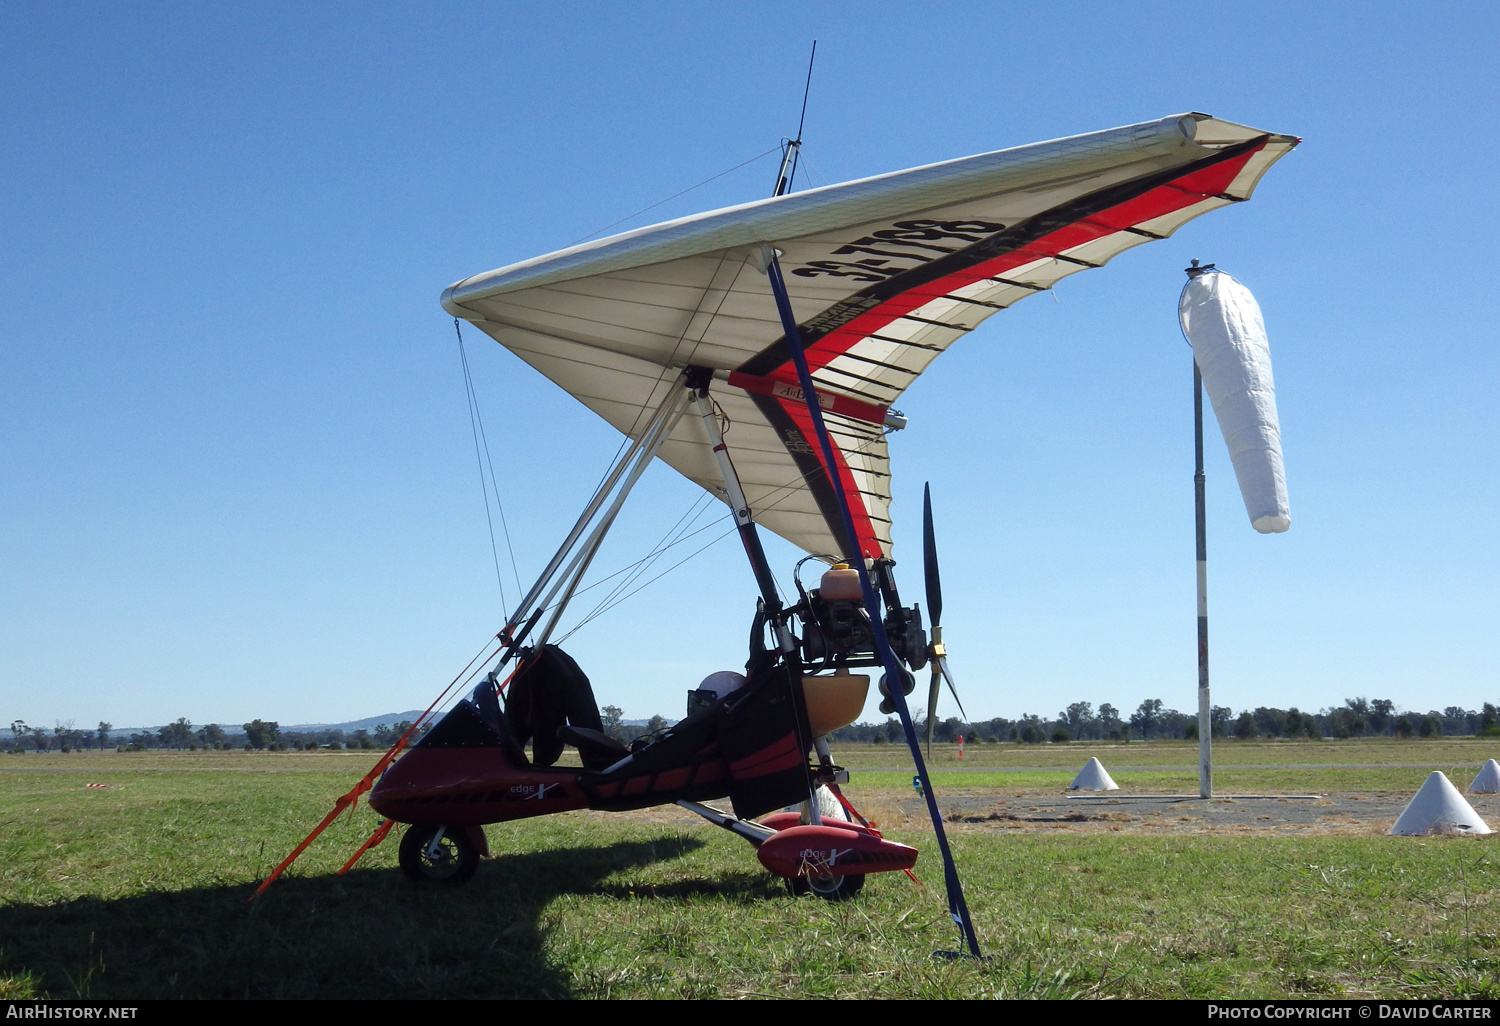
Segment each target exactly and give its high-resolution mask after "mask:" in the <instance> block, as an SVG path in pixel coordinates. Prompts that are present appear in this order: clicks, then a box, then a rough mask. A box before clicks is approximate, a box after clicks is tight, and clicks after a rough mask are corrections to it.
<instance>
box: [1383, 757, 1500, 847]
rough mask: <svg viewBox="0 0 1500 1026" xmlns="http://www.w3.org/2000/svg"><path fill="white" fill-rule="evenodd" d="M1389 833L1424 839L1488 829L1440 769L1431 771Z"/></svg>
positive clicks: (1478, 832)
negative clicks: (1425, 837) (1432, 835)
mask: <svg viewBox="0 0 1500 1026" xmlns="http://www.w3.org/2000/svg"><path fill="white" fill-rule="evenodd" d="M1390 832H1391V833H1393V834H1396V835H1398V836H1401V837H1424V836H1426V835H1428V834H1446V833H1460V834H1488V833H1490V832H1491V831H1490V828H1489V827H1488V826H1486V825H1485V822H1484V820H1482V819H1480V818H1479V813H1477V812H1475V811H1474V807H1473V806H1472V805H1470V804H1469V803H1468V802H1467V801H1465V800H1464V796H1463V795H1461V794H1459V793H1458V788H1456V787H1454V786H1453V782H1452V781H1450V780H1449V779H1448V778H1447V777H1446V776H1444V775H1443V773H1442V771H1440V770H1433V771H1432V773H1431V775H1429V776H1428V778H1427V782H1426V783H1424V784H1423V785H1422V787H1421V789H1420V790H1418V791H1417V793H1416V794H1415V795H1413V796H1412V800H1411V801H1410V802H1409V803H1408V804H1407V806H1406V810H1405V811H1404V812H1402V813H1401V815H1400V816H1399V817H1397V819H1396V825H1395V826H1393V827H1391V830H1390Z"/></svg>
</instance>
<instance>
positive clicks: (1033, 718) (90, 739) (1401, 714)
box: [0, 698, 1500, 754]
mask: <svg viewBox="0 0 1500 1026" xmlns="http://www.w3.org/2000/svg"><path fill="white" fill-rule="evenodd" d="M600 713H601V718H602V720H603V725H604V731H605V733H606V734H608V735H609V736H611V737H613V738H614V739H615V740H617V741H620V742H622V743H624V744H629V743H630V742H632V741H634V740H636V739H637V738H639V737H641V736H643V735H648V734H659V733H661V732H662V731H663V730H665V729H666V728H668V727H670V726H671V725H672V723H673V722H674V721H672V720H669V719H667V718H666V717H664V716H661V715H657V716H653V717H651V719H650V720H649V721H648V722H647V723H646V725H645V726H644V727H641V726H634V725H630V724H627V723H625V722H624V719H623V715H624V714H623V713H622V712H621V710H620V708H619V707H618V706H613V705H606V706H604V708H602V709H601V710H600ZM913 719H914V721H915V722H916V725H917V729H918V733H919V734H920V735H922V736H925V735H926V733H927V721H926V718H925V716H924V713H923V710H921V709H917V710H915V711H914V713H913ZM1209 720H1210V723H1211V725H1212V730H1213V736H1214V737H1235V738H1240V739H1242V740H1253V739H1255V738H1262V737H1264V738H1288V739H1298V738H1354V737H1398V738H1412V737H1422V738H1435V737H1456V736H1477V737H1500V709H1497V707H1496V706H1495V705H1494V704H1493V703H1490V702H1485V703H1484V705H1483V707H1482V708H1480V709H1479V710H1473V709H1463V708H1461V707H1459V706H1453V705H1450V706H1448V707H1447V708H1446V709H1443V710H1442V711H1439V710H1436V709H1433V710H1430V711H1428V712H1425V713H1423V712H1416V711H1413V710H1404V711H1403V710H1400V709H1398V708H1397V707H1396V703H1394V702H1392V701H1389V700H1387V699H1383V698H1376V699H1373V700H1372V699H1365V698H1349V699H1345V700H1344V704H1343V705H1341V706H1333V707H1329V708H1324V709H1322V710H1320V711H1318V712H1302V711H1301V710H1299V709H1297V708H1296V707H1295V706H1293V707H1292V708H1290V709H1277V708H1272V707H1268V706H1259V707H1258V708H1255V709H1245V710H1242V711H1241V712H1239V713H1238V714H1236V713H1235V712H1234V710H1233V709H1231V708H1229V707H1228V706H1222V705H1216V706H1213V707H1212V710H1211V714H1210V717H1209ZM431 726H432V725H431V724H424V725H423V727H422V729H421V730H420V731H419V736H420V735H421V734H425V733H426V732H427V731H428V730H430V729H431ZM410 729H411V722H410V721H409V720H402V721H400V722H397V723H393V724H390V725H387V724H384V723H381V724H378V725H377V726H376V727H375V729H374V730H365V729H359V730H353V731H347V732H346V731H343V730H337V729H329V730H317V731H284V730H282V729H281V727H280V725H279V724H277V722H276V721H275V720H251V721H250V722H249V723H245V724H241V726H240V728H239V729H238V730H235V729H233V728H228V729H226V728H225V727H224V726H222V725H220V724H217V723H208V724H204V725H203V726H200V727H196V728H195V727H194V726H193V724H192V723H191V722H190V721H189V720H187V719H186V718H185V717H183V718H179V719H178V720H177V721H176V722H174V723H169V724H167V725H166V726H164V727H159V728H158V729H156V730H155V731H143V732H137V733H132V734H130V735H128V736H121V735H120V734H117V733H115V732H114V725H113V724H110V723H107V722H104V721H100V723H99V725H98V726H97V727H96V728H95V729H93V730H85V729H80V728H78V727H77V726H75V724H74V722H73V721H72V720H66V721H60V722H58V723H56V724H55V725H54V726H53V727H51V728H50V729H49V728H45V727H33V726H31V725H29V724H27V723H26V722H25V721H24V720H13V721H11V725H10V730H11V737H10V739H9V742H8V743H7V742H6V741H5V739H3V738H0V750H5V751H10V752H12V753H14V754H19V753H20V752H22V751H25V750H27V749H30V750H33V751H37V752H49V751H60V752H72V751H83V750H86V749H98V750H101V751H102V750H105V749H108V748H114V749H116V750H118V751H137V752H138V751H146V750H149V749H173V750H187V751H198V750H204V751H223V750H228V749H244V750H247V751H250V750H254V751H273V752H281V751H316V750H318V749H327V750H333V751H339V750H342V749H351V750H358V749H364V750H377V749H378V750H382V751H383V750H384V749H386V748H389V747H390V746H391V745H393V744H395V743H396V740H397V739H398V738H399V737H401V735H402V734H404V733H406V731H408V730H410ZM960 736H962V737H963V738H964V739H965V740H966V741H970V742H979V743H998V742H1016V743H1020V744H1041V743H1043V742H1052V743H1063V742H1068V741H1134V740H1143V741H1144V740H1154V739H1158V738H1177V739H1194V738H1196V737H1197V736H1198V716H1197V714H1196V713H1191V714H1190V713H1184V712H1179V711H1178V710H1176V709H1166V708H1163V705H1162V701H1161V699H1159V698H1148V699H1146V700H1145V701H1143V702H1141V704H1140V705H1139V706H1137V707H1136V710H1135V712H1133V713H1131V714H1130V715H1129V716H1125V715H1123V714H1122V713H1121V712H1120V710H1119V709H1116V708H1115V707H1114V706H1113V705H1111V704H1109V703H1108V702H1104V703H1102V704H1100V706H1099V707H1098V709H1097V710H1096V709H1095V708H1094V706H1093V704H1092V703H1090V702H1074V703H1073V704H1071V705H1069V706H1068V707H1067V708H1066V709H1063V710H1061V711H1059V712H1058V714H1057V715H1056V716H1055V717H1052V718H1051V719H1043V718H1042V717H1041V716H1037V715H1035V714H1031V713H1028V714H1026V715H1024V716H1022V717H1020V718H1019V719H1015V720H1010V719H1006V718H1004V717H995V718H994V719H989V720H976V721H971V722H965V721H963V720H960V719H959V718H958V717H956V716H950V717H948V718H947V719H944V720H940V721H938V723H937V725H936V726H935V727H934V729H933V737H934V738H935V739H936V740H937V741H940V742H943V743H952V742H954V741H956V740H957V739H958V738H959V737H960ZM832 738H833V740H835V741H843V742H848V743H856V744H859V743H862V744H887V743H897V742H900V741H901V740H903V735H902V732H901V723H900V721H899V720H897V719H896V718H895V717H890V718H889V719H887V720H886V721H885V722H884V723H855V724H851V725H850V726H847V727H843V728H841V729H839V730H837V731H835V732H834V733H833V735H832Z"/></svg>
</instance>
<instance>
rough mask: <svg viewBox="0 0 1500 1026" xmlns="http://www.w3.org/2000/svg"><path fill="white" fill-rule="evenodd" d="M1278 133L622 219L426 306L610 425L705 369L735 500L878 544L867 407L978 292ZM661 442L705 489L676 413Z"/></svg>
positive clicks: (1225, 195)
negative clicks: (818, 416)
mask: <svg viewBox="0 0 1500 1026" xmlns="http://www.w3.org/2000/svg"><path fill="white" fill-rule="evenodd" d="M1297 141H1298V140H1297V139H1295V138H1294V137H1291V136H1285V135H1273V134H1269V133H1266V132H1261V131H1258V130H1256V129H1251V128H1246V127H1244V126H1241V125H1234V124H1230V123H1228V122H1224V121H1219V120H1216V119H1214V118H1210V117H1208V116H1207V115H1202V114H1188V115H1181V116H1176V117H1170V118H1166V119H1163V120H1161V121H1153V122H1147V123H1145V124H1140V125H1132V126H1129V127H1126V128H1117V129H1111V130H1109V131H1104V132H1095V133H1092V134H1089V135H1081V136H1075V137H1072V138H1068V139H1059V140H1055V141H1053V142H1046V143H1038V144H1035V145H1032V146H1023V147H1019V148H1017V149H1011V150H1001V151H997V152H994V153H985V154H980V155H979V156H974V157H966V158H963V159H960V160H953V161H948V162H946V163H941V164H932V165H928V166H926V167H919V168H914V169H912V170H909V171H900V172H896V173H894V174H888V175H882V176H879V177H876V178H868V179H863V180H860V181H855V182H848V183H845V184H842V185H834V186H829V187H827V188H822V189H813V190H809V191H807V192H801V193H796V194H793V195H788V196H781V197H778V198H775V199H769V200H764V201H760V202H756V203H748V204H745V205H743V206H737V207H730V208H727V209H724V210H718V211H714V212H711V213H706V214H701V215H698V216H696V217H689V218H683V219H681V220H677V221H670V222H667V223H665V224H659V225H655V226H652V227H649V228H642V229H640V230H638V231H632V232H627V233H625V234H622V235H617V236H614V237H612V238H608V239H603V240H600V241H598V242H592V243H587V244H585V245H581V246H574V247H572V248H570V249H565V250H561V251H559V252H556V253H552V254H549V255H547V256H542V257H537V258H535V259H532V260H527V261H524V262H522V263H518V264H513V265H511V266H509V267H504V268H501V269H499V270H497V271H491V272H489V273H487V274H481V275H477V276H475V277H472V278H466V279H464V280H463V281H460V282H458V283H457V284H455V285H453V286H451V287H450V288H449V289H448V290H447V291H446V292H444V294H443V306H444V308H445V309H447V310H448V311H449V312H450V313H452V314H453V315H454V316H457V317H461V318H464V319H466V320H468V321H470V322H472V323H473V324H474V325H476V326H477V327H478V328H480V329H481V330H483V331H484V332H486V333H487V334H489V335H490V336H491V337H493V338H494V339H495V340H496V341H498V342H500V343H501V344H502V345H504V346H505V347H506V348H508V349H510V350H511V351H512V352H514V353H515V354H516V355H518V356H519V357H521V359H523V360H525V361H526V362H527V363H529V364H531V365H532V366H533V367H535V368H536V369H537V370H539V371H541V372H542V373H543V374H545V375H546V376H547V377H549V378H551V379H552V380H553V381H554V382H556V383H557V384H558V385H560V386H561V387H563V388H565V389H566V390H567V391H568V392H570V393H571V394H572V395H574V396H575V397H577V398H578V399H579V401H581V402H583V403H584V404H585V405H586V406H588V407H589V408H590V409H591V410H593V411H594V412H596V413H598V414H599V415H600V416H601V417H603V418H604V419H605V420H607V421H609V422H610V423H611V424H613V425H614V426H615V427H617V428H619V429H620V430H621V431H623V432H625V433H627V434H629V435H631V436H632V437H635V436H636V435H638V434H639V433H640V431H641V430H642V429H643V427H644V425H645V421H646V418H647V414H646V412H645V411H649V410H651V409H654V408H655V407H656V405H657V404H658V403H659V402H660V401H661V398H662V396H663V394H664V390H665V389H667V388H670V387H672V385H673V382H675V381H676V379H677V377H678V375H679V374H680V373H681V372H682V370H683V369H684V368H686V367H690V366H696V367H706V368H709V369H711V370H712V371H713V372H714V377H715V379H716V380H715V384H714V387H713V395H714V397H715V399H716V401H717V402H718V403H719V405H720V407H721V408H722V410H723V413H724V415H725V417H726V418H727V419H728V421H729V424H730V427H729V430H728V432H727V438H726V441H727V444H728V447H729V450H730V454H731V456H732V458H733V460H734V463H735V465H736V468H737V470H738V473H739V476H740V479H741V484H742V485H743V487H744V489H745V493H746V497H747V499H748V500H749V504H750V507H751V509H752V510H754V512H755V519H756V520H757V521H758V522H759V523H760V524H762V525H763V526H765V527H766V528H768V529H769V530H772V531H774V532H776V533H777V534H779V535H781V536H782V537H783V538H786V539H787V540H789V541H791V542H792V543H793V544H796V545H798V546H800V547H802V548H803V549H805V550H807V551H809V552H819V553H834V554H837V555H842V556H845V557H850V558H852V557H854V556H855V555H864V556H867V557H874V556H879V555H889V553H890V547H891V538H890V520H889V505H890V494H891V493H890V467H889V460H888V458H887V453H886V444H885V437H884V428H883V426H882V425H883V424H884V423H885V421H886V415H887V410H888V408H889V407H890V405H891V404H892V403H893V402H895V401H896V399H897V397H898V396H900V395H901V393H902V392H903V391H904V390H905V389H906V388H907V387H908V386H909V385H910V384H911V383H912V382H913V381H915V380H916V378H917V376H918V375H920V374H921V373H922V371H923V370H924V369H925V368H926V367H927V365H928V364H929V363H930V362H931V361H932V360H933V359H935V358H936V357H937V356H938V355H940V354H941V353H942V352H943V351H944V350H945V349H947V348H948V346H950V345H952V344H953V343H954V342H955V341H957V340H958V339H960V338H962V337H963V336H964V335H965V334H967V333H968V332H970V331H972V330H973V329H974V328H976V327H977V326H978V325H979V324H980V323H981V322H983V321H984V320H985V318H987V317H989V316H990V315H991V314H993V313H995V312H996V311H998V310H1002V309H1004V308H1006V307H1008V306H1010V305H1011V304H1012V303H1015V302H1017V301H1018V300H1021V299H1024V298H1025V297H1027V296H1029V295H1032V294H1033V293H1035V292H1038V291H1043V290H1046V289H1049V288H1051V287H1052V285H1053V284H1054V283H1055V282H1057V281H1058V280H1059V279H1061V278H1063V277H1065V276H1067V275H1069V274H1073V273H1076V272H1078V271H1081V270H1084V269H1086V268H1090V267H1098V266H1100V265H1102V264H1103V263H1105V262H1106V261H1108V260H1109V259H1110V258H1112V257H1114V256H1115V255H1116V254H1118V253H1120V252H1123V251H1124V250H1126V249H1129V248H1131V247H1133V246H1138V245H1140V244H1142V243H1144V242H1150V241H1152V240H1153V239H1161V238H1165V237H1167V236H1169V235H1171V234H1172V232H1174V231H1175V230H1176V229H1177V228H1179V227H1180V226H1181V225H1183V224H1184V223H1186V222H1187V221H1189V220H1191V219H1192V218H1194V217H1197V216H1198V215H1200V214H1203V213H1206V212H1208V211H1210V210H1213V209H1215V208H1217V207H1222V206H1226V205H1228V204H1231V203H1235V202H1238V201H1241V200H1245V199H1248V198H1249V197H1250V194H1251V191H1252V190H1253V188H1254V187H1255V184H1256V182H1257V181H1258V180H1259V179H1260V177H1261V175H1263V174H1264V173H1265V171H1266V170H1267V168H1269V167H1270V165H1271V164H1272V163H1273V162H1275V161H1276V160H1277V159H1278V158H1280V157H1281V156H1283V155H1284V154H1285V153H1287V152H1288V151H1289V150H1290V149H1291V148H1292V147H1293V146H1295V145H1296V143H1297ZM765 244H770V245H772V246H774V247H776V248H777V249H778V250H780V251H781V254H782V256H781V266H782V268H783V270H784V272H785V276H786V281H787V286H788V289H789V292H790V297H791V303H792V307H793V311H794V312H795V314H796V316H797V318H798V320H799V324H800V327H801V331H802V336H803V341H804V343H805V345H806V346H807V355H808V360H809V363H810V365H811V368H812V372H813V378H814V381H815V387H816V388H817V389H818V392H819V402H820V404H821V405H822V407H823V409H824V411H825V414H826V416H827V420H828V424H829V427H830V430H831V432H832V434H833V439H834V443H835V445H836V447H837V450H838V451H837V453H836V454H835V463H836V466H835V467H832V468H829V467H826V466H824V465H823V459H822V456H821V454H820V453H819V451H818V449H817V447H816V446H815V445H814V444H813V433H812V429H811V425H810V423H809V422H808V421H809V418H808V415H807V411H806V409H805V408H804V406H803V404H802V398H801V390H800V389H799V388H798V387H797V384H796V374H795V372H794V370H793V368H792V366H791V363H790V359H789V354H788V352H787V349H786V345H785V342H784V340H783V338H782V333H781V326H780V323H779V320H778V317H777V313H776V306H775V303H774V301H773V299H772V296H771V293H770V288H769V285H768V283H767V280H766V277H765V275H764V274H763V273H762V272H761V270H760V269H758V267H757V266H756V264H757V259H758V256H759V254H760V253H761V252H762V249H761V247H762V246H763V245H765ZM661 457H662V459H664V460H665V461H666V462H667V463H668V464H670V465H671V466H673V467H675V468H676V469H677V470H679V471H681V472H682V473H683V474H684V475H686V476H687V477H689V478H691V479H692V480H693V481H695V482H697V483H698V484H700V485H702V486H703V487H704V488H707V489H709V490H710V491H712V492H715V493H716V494H722V487H721V478H720V475H719V472H718V469H717V467H716V465H715V462H714V459H713V453H712V451H711V447H710V444H709V441H708V438H707V437H706V432H705V430H704V428H703V425H702V424H701V423H699V422H697V421H696V419H695V418H685V419H684V420H683V421H682V422H681V423H680V424H679V425H678V426H677V428H676V430H675V432H674V433H673V435H672V437H671V439H670V440H669V441H668V443H667V444H666V445H665V447H664V448H663V449H662V451H661ZM830 472H832V473H837V474H839V475H840V476H841V477H842V479H843V483H844V486H845V491H846V492H847V494H848V495H849V498H850V502H851V505H852V506H853V507H854V509H853V513H854V523H855V530H856V533H857V535H858V537H856V538H848V537H846V533H845V528H844V526H843V519H842V516H841V514H840V512H839V509H838V506H837V505H836V503H835V500H834V497H833V489H832V487H831V484H830V478H829V474H830Z"/></svg>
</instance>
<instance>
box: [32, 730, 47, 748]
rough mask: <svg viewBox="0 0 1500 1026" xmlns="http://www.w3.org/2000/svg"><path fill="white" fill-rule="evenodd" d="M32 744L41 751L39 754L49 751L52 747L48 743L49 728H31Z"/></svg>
mask: <svg viewBox="0 0 1500 1026" xmlns="http://www.w3.org/2000/svg"><path fill="white" fill-rule="evenodd" d="M31 743H32V744H34V745H36V750H37V751H39V752H45V751H48V750H49V749H50V748H51V747H52V746H51V745H50V744H48V742H47V728H46V727H32V728H31Z"/></svg>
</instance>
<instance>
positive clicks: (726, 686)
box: [698, 670, 745, 698]
mask: <svg viewBox="0 0 1500 1026" xmlns="http://www.w3.org/2000/svg"><path fill="white" fill-rule="evenodd" d="M744 686H745V675H744V674H743V673H735V672H734V671H733V670H720V671H719V672H718V673H710V674H709V675H708V676H707V677H704V678H703V683H702V684H699V685H698V690H699V691H712V692H713V693H714V694H716V695H718V696H719V697H720V698H723V697H724V696H726V695H730V694H733V693H734V692H736V691H738V690H739V689H740V688H742V687H744Z"/></svg>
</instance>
